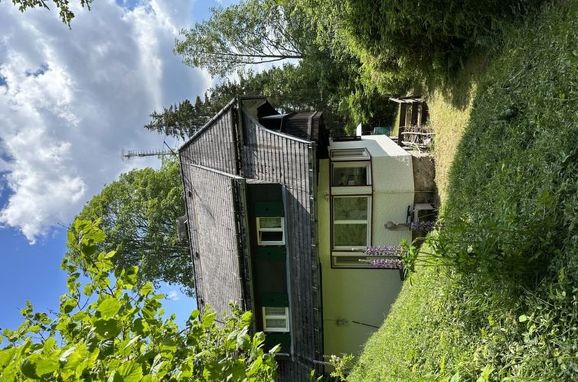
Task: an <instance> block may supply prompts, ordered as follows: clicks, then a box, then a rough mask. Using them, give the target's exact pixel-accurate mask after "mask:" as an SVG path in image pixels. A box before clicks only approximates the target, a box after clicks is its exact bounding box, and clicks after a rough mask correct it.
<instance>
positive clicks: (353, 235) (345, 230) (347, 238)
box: [333, 224, 367, 247]
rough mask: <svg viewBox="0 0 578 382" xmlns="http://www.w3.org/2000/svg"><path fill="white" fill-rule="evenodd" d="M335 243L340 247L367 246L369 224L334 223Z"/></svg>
mask: <svg viewBox="0 0 578 382" xmlns="http://www.w3.org/2000/svg"><path fill="white" fill-rule="evenodd" d="M333 243H334V245H335V246H338V247H341V246H343V247H349V246H351V247H364V246H367V224H334V225H333Z"/></svg>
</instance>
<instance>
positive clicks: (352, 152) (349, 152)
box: [329, 147, 371, 162]
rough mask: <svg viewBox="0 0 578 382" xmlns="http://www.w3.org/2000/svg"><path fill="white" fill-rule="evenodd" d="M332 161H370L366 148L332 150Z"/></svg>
mask: <svg viewBox="0 0 578 382" xmlns="http://www.w3.org/2000/svg"><path fill="white" fill-rule="evenodd" d="M329 157H330V158H331V161H332V162H333V161H355V160H370V159H371V157H370V156H369V152H368V151H367V149H366V148H365V147H351V148H343V149H331V150H330V151H329Z"/></svg>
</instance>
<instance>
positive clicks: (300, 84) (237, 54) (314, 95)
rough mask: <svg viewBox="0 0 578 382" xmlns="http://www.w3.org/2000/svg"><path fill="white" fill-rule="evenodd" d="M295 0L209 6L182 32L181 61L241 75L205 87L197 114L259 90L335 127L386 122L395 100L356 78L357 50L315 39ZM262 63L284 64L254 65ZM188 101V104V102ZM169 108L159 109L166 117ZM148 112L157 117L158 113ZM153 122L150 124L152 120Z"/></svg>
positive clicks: (251, 0) (282, 104) (311, 22)
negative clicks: (208, 12)
mask: <svg viewBox="0 0 578 382" xmlns="http://www.w3.org/2000/svg"><path fill="white" fill-rule="evenodd" d="M297 5H298V4H297V2H296V1H275V0H246V1H242V2H240V3H239V4H234V5H231V6H228V7H227V8H224V9H215V10H213V13H212V15H211V17H210V19H209V20H208V21H205V22H201V23H197V24H196V25H195V26H193V28H192V29H190V30H189V31H183V32H182V36H183V38H182V39H181V40H180V41H178V42H177V44H176V47H175V50H176V52H177V53H179V54H181V55H182V56H183V58H184V61H185V63H186V64H188V65H192V66H196V67H200V68H205V69H207V70H209V72H210V73H211V74H213V75H219V76H223V75H226V74H230V73H233V72H235V71H236V73H237V75H238V76H239V80H238V81H235V82H231V81H226V82H225V83H223V84H220V85H217V86H216V87H214V88H213V89H211V90H210V91H209V94H210V96H209V97H207V96H205V100H204V101H203V102H202V105H201V106H202V111H199V112H196V113H197V114H201V115H202V116H205V115H209V114H210V113H209V111H212V112H213V114H214V113H216V112H217V111H218V110H219V109H220V107H222V106H224V105H225V104H226V102H228V101H229V100H230V99H232V98H234V97H235V96H239V95H265V96H267V97H270V98H271V99H272V101H273V104H274V105H276V106H278V107H280V108H282V109H284V110H286V111H296V110H300V111H303V110H312V109H315V110H321V111H323V112H324V113H325V121H326V123H328V125H329V126H330V127H334V128H335V129H336V130H342V129H343V128H346V129H348V130H352V129H353V128H354V127H355V126H356V125H357V124H358V123H363V124H367V125H370V126H385V125H388V124H390V123H391V121H392V119H393V116H394V109H395V106H394V104H393V103H391V102H389V101H388V94H383V93H379V92H377V91H376V90H375V89H374V88H373V86H368V85H365V84H363V83H362V81H360V70H359V67H360V62H359V60H358V59H357V58H356V57H354V56H353V55H351V54H349V53H348V52H345V51H339V52H337V51H333V50H331V49H329V47H328V46H327V45H326V44H324V43H318V42H317V41H316V40H315V39H313V38H312V36H314V35H315V33H316V32H315V31H316V24H315V20H314V19H311V18H309V17H308V15H306V14H305V13H304V12H303V11H302V9H301V8H300V7H298V6H297ZM287 59H289V60H288V61H287ZM263 62H266V63H279V64H280V63H283V64H284V65H282V66H273V67H266V66H263V65H258V64H260V63H263ZM247 69H248V70H247ZM396 90H398V92H402V91H403V89H396ZM213 97H216V99H218V100H220V101H221V102H215V101H214V100H213V99H212V98H213ZM186 106H187V108H189V109H190V107H191V106H192V105H191V103H189V104H188V105H186ZM196 106H197V103H195V107H196ZM217 106H218V107H217ZM175 107H176V105H175V106H174V107H173V108H175ZM173 111H174V110H172V109H171V108H165V113H166V114H167V116H168V119H169V120H170V117H171V116H172V115H173V114H172V112H173ZM152 116H153V118H154V119H157V120H162V118H160V117H161V116H162V113H161V114H157V115H156V116H155V114H154V113H153V115H152ZM208 118H210V117H208ZM189 120H193V119H191V118H189ZM151 125H152V126H154V125H156V122H155V120H153V122H152V123H151ZM160 125H161V126H164V125H163V123H161V124H160ZM147 126H148V125H147ZM194 126H195V127H197V126H198V124H194ZM156 130H157V131H164V130H163V128H161V129H156ZM165 130H166V129H165ZM168 131H169V132H170V133H171V134H173V135H181V136H182V134H179V133H177V134H175V132H174V131H170V129H168ZM185 135H187V134H185ZM189 135H190V134H189Z"/></svg>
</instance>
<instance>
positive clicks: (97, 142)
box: [0, 0, 229, 328]
mask: <svg viewBox="0 0 578 382" xmlns="http://www.w3.org/2000/svg"><path fill="white" fill-rule="evenodd" d="M228 3H229V2H223V1H218V2H217V1H201V0H197V1H190V0H142V1H138V0H129V1H122V0H118V1H116V2H115V1H113V0H99V1H95V2H94V3H93V6H92V10H91V11H90V12H88V11H86V10H82V9H78V10H76V18H75V19H74V21H73V23H72V29H71V30H69V29H68V28H67V27H66V26H64V25H63V24H62V23H61V22H60V21H59V20H58V18H57V15H56V12H54V11H52V12H49V11H46V10H43V9H39V10H32V11H29V12H26V13H24V14H22V13H20V12H18V11H17V10H16V8H15V7H14V6H13V5H12V4H11V2H7V1H3V2H0V328H15V327H16V326H17V325H18V323H19V322H20V316H19V310H20V308H21V307H23V305H24V302H25V301H26V300H30V301H31V302H32V304H33V305H34V307H35V308H36V309H37V310H40V311H49V310H56V309H57V308H58V297H59V296H60V295H61V294H63V293H64V292H65V278H66V275H65V274H64V273H63V272H62V271H61V270H60V261H61V259H62V256H63V254H64V252H65V250H66V248H65V237H66V227H67V226H68V224H69V223H70V222H71V221H72V219H73V217H74V216H75V214H76V213H78V212H79V211H80V209H81V208H82V206H83V204H84V203H85V202H86V201H88V200H89V199H90V198H91V197H92V196H93V195H95V194H96V193H98V192H99V191H100V189H101V188H102V187H103V186H104V185H105V184H107V183H109V182H111V181H113V180H115V179H116V178H117V177H118V175H119V174H120V173H122V172H125V171H128V170H130V169H131V168H134V167H143V166H153V167H156V166H158V165H159V163H157V160H156V159H151V160H148V161H143V160H140V161H139V160H134V161H128V162H126V161H122V160H121V159H120V153H121V151H122V150H124V149H162V148H163V137H161V136H156V135H153V134H151V133H149V132H146V131H145V130H144V129H143V128H142V126H143V125H144V124H145V123H146V122H147V121H148V114H149V113H150V112H152V111H153V110H159V109H160V108H161V107H162V106H165V105H169V104H172V103H176V102H178V101H180V100H182V99H184V98H194V97H196V96H197V95H201V94H203V93H204V91H205V90H206V89H207V88H208V87H209V86H210V85H211V83H212V79H211V78H210V77H209V75H208V74H207V73H205V72H203V71H200V70H198V69H194V68H189V67H186V66H185V65H184V64H182V63H181V59H180V57H177V56H175V55H174V54H173V52H172V48H173V44H174V41H175V38H176V37H177V36H178V32H179V30H180V29H181V28H183V27H187V26H190V25H192V23H193V22H195V21H198V20H202V19H205V18H206V17H208V15H209V8H211V7H214V6H219V5H227V4H228ZM162 292H164V293H166V294H167V295H168V296H169V298H168V299H167V300H166V301H165V309H166V310H167V311H168V312H169V313H176V314H177V316H178V319H179V321H181V322H182V321H183V320H184V319H185V318H186V316H187V315H188V312H190V310H191V309H193V308H194V301H193V300H192V299H191V298H188V297H186V296H184V295H182V294H181V293H180V292H179V291H178V287H176V286H171V285H164V286H163V287H162Z"/></svg>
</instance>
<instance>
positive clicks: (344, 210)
mask: <svg viewBox="0 0 578 382" xmlns="http://www.w3.org/2000/svg"><path fill="white" fill-rule="evenodd" d="M370 218H371V197H370V196H334V197H333V248H334V249H348V250H351V249H365V247H367V246H368V245H369V244H370V242H371V240H370V238H371V236H370V235H371V232H370V231H371V224H370Z"/></svg>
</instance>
